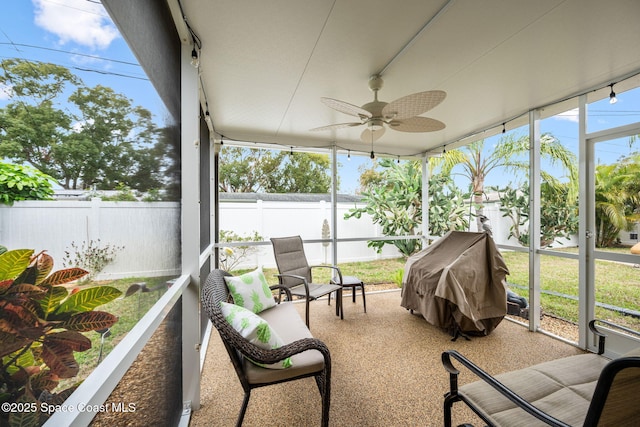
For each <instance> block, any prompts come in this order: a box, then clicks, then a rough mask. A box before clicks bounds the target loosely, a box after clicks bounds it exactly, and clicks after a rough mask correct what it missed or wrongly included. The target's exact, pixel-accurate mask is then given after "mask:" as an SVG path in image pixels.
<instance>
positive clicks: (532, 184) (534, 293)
mask: <svg viewBox="0 0 640 427" xmlns="http://www.w3.org/2000/svg"><path fill="white" fill-rule="evenodd" d="M539 249H540V111H538V110H533V111H530V112H529V330H530V331H537V330H538V329H540V254H539V253H538V250H539Z"/></svg>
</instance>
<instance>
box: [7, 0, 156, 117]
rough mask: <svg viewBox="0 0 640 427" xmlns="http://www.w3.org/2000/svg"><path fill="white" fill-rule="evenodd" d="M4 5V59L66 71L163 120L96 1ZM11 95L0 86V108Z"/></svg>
mask: <svg viewBox="0 0 640 427" xmlns="http://www.w3.org/2000/svg"><path fill="white" fill-rule="evenodd" d="M3 6H4V7H3V13H2V14H1V15H0V58H1V59H6V58H20V59H26V60H32V61H42V62H51V63H54V64H58V65H62V66H65V67H67V68H69V69H70V70H71V71H72V72H73V73H74V74H76V75H77V76H79V77H80V78H81V79H82V80H83V81H84V83H85V84H86V85H87V86H91V87H92V86H95V85H98V84H102V85H105V86H109V87H111V88H113V89H114V90H115V91H116V92H118V93H122V94H125V95H126V96H127V97H129V98H131V99H133V100H134V103H135V104H136V105H142V106H143V107H145V108H147V109H148V110H150V111H151V112H152V113H153V114H154V116H155V117H156V119H157V120H158V121H159V122H161V121H162V117H164V115H165V110H164V106H163V105H162V103H161V101H160V99H159V97H158V96H157V94H156V92H155V90H154V89H153V87H152V85H151V83H150V82H149V80H148V79H147V76H146V75H145V73H144V71H143V70H142V67H140V66H139V65H138V62H137V60H136V58H135V57H134V55H133V54H132V53H131V51H130V49H129V47H128V46H127V44H126V42H125V41H124V39H123V38H122V36H121V35H120V33H119V31H118V29H117V28H116V26H115V25H114V24H113V22H112V21H111V19H110V18H109V15H108V14H107V12H106V11H105V10H104V8H103V7H102V5H101V4H100V3H99V2H98V1H97V0H12V1H10V2H5V4H3ZM7 90H8V89H7V88H3V87H0V106H4V105H6V102H7V93H6V91H7Z"/></svg>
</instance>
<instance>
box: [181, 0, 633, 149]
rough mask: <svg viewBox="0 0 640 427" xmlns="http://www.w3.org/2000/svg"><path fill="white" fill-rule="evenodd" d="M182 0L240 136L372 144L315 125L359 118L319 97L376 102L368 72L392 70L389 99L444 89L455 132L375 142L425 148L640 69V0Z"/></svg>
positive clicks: (219, 117)
mask: <svg viewBox="0 0 640 427" xmlns="http://www.w3.org/2000/svg"><path fill="white" fill-rule="evenodd" d="M181 4H182V7H183V11H184V14H185V16H186V20H187V22H188V24H189V25H190V27H191V28H192V29H193V31H194V32H195V33H196V34H197V36H198V37H199V38H200V39H201V41H202V49H201V52H200V64H201V65H200V71H201V81H202V87H203V92H204V94H205V96H206V102H207V104H208V109H209V112H210V115H211V118H212V122H213V126H214V128H215V130H216V132H217V133H219V134H221V135H223V136H224V137H225V138H228V139H232V140H240V141H248V142H259V143H277V144H281V145H283V146H286V147H288V146H294V147H298V146H310V147H331V146H332V145H334V144H335V145H337V146H338V147H340V148H342V149H345V150H346V149H349V150H352V151H355V152H357V151H362V152H365V153H368V152H369V151H371V145H370V144H367V143H363V142H362V141H361V140H360V133H361V132H362V129H363V127H356V128H344V129H338V130H334V131H329V132H310V131H309V129H311V128H315V127H319V126H324V125H328V124H332V123H342V122H349V121H353V117H350V116H347V115H345V114H342V113H339V112H336V111H334V110H332V109H330V108H329V107H327V106H325V105H324V104H322V103H321V102H320V97H323V96H324V97H330V98H336V99H339V100H343V101H346V102H349V103H351V104H356V105H362V104H365V103H367V102H370V101H372V100H373V93H372V92H371V91H369V89H368V85H367V83H368V79H369V76H371V75H373V74H376V73H382V78H383V79H384V87H383V88H382V89H381V90H380V92H379V98H380V100H382V101H386V102H390V101H392V100H394V99H397V98H400V97H402V96H404V95H408V94H410V93H413V92H420V91H425V90H435V89H439V90H444V91H446V92H447V98H446V99H445V100H444V101H443V102H442V103H441V104H440V105H439V106H437V107H435V108H434V109H432V110H431V111H429V112H428V113H426V114H424V116H427V117H431V118H434V119H437V120H440V121H442V122H444V123H445V124H446V128H445V129H444V130H441V131H437V132H431V133H419V134H415V133H404V132H398V131H393V130H387V132H386V133H385V135H384V136H383V137H382V138H381V139H380V140H378V141H376V142H375V145H374V149H375V151H376V153H378V154H383V153H386V154H392V155H399V156H411V155H420V154H421V153H424V152H427V151H429V150H435V151H441V150H442V147H443V146H444V145H449V144H453V145H455V143H456V142H457V141H459V140H461V139H462V138H464V137H466V136H469V135H474V134H476V133H477V132H479V131H483V130H485V129H487V128H490V127H492V128H493V132H499V131H501V130H502V123H503V122H507V125H506V126H507V129H509V128H513V127H515V126H517V125H518V124H523V123H525V121H526V113H527V112H528V111H529V110H531V109H533V108H537V107H543V106H547V105H548V104H551V103H554V102H556V101H558V100H562V99H565V98H567V97H571V96H575V95H577V94H580V93H585V92H589V91H592V90H594V89H600V90H599V91H598V92H596V94H595V95H596V96H600V97H605V96H608V94H609V88H608V87H607V85H609V84H610V83H614V82H618V81H620V80H622V79H623V78H627V77H630V76H634V75H635V74H637V73H638V72H640V46H639V45H640V1H638V0H609V1H606V2H605V1H602V0H564V1H562V0H535V1H531V0H483V1H478V0H457V1H454V0H451V1H445V0H430V1H427V0H398V1H389V0H386V1H379V0H268V1H265V0H252V1H249V0H244V1H238V0H181ZM416 35H417V36H416ZM414 37H415V38H414ZM405 47H406V48H405ZM637 80H638V79H637V78H634V79H631V80H630V81H628V82H625V83H624V84H622V83H621V84H620V85H616V87H615V89H616V91H617V92H621V91H622V90H623V85H627V86H629V85H638V84H637V83H636V82H637ZM523 115H524V116H523ZM519 117H520V118H519ZM516 118H519V119H516ZM490 133H491V131H490V132H489V133H486V134H483V135H489V134H490ZM453 145H451V146H453Z"/></svg>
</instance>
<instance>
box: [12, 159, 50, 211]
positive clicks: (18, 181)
mask: <svg viewBox="0 0 640 427" xmlns="http://www.w3.org/2000/svg"><path fill="white" fill-rule="evenodd" d="M54 181H55V180H54V179H53V178H51V177H50V176H48V175H46V174H44V173H42V172H40V171H39V170H37V169H34V168H32V167H30V166H22V165H14V164H11V163H2V162H0V203H2V204H5V205H13V202H16V201H19V200H49V199H51V197H52V196H53V188H52V185H51V183H52V182H54Z"/></svg>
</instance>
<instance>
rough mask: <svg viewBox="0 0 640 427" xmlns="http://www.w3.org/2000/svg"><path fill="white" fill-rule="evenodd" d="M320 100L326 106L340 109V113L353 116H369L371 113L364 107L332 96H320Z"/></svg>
mask: <svg viewBox="0 0 640 427" xmlns="http://www.w3.org/2000/svg"><path fill="white" fill-rule="evenodd" d="M320 101H322V103H323V104H324V105H326V106H327V107H331V108H333V109H334V110H337V111H340V112H341V113H345V114H348V115H350V116H355V117H367V118H368V117H371V113H370V112H369V111H367V110H365V109H364V108H361V107H358V106H357V105H353V104H349V103H348V102H344V101H340V100H338V99H333V98H324V97H323V98H320Z"/></svg>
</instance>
